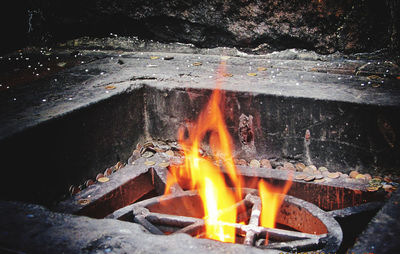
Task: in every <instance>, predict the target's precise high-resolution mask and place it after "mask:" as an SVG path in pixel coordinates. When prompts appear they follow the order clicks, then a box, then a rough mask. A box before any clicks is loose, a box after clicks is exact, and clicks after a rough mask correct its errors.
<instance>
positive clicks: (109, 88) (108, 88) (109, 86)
mask: <svg viewBox="0 0 400 254" xmlns="http://www.w3.org/2000/svg"><path fill="white" fill-rule="evenodd" d="M115 88H117V87H116V86H113V85H108V86H106V87H105V89H107V90H114V89H115Z"/></svg>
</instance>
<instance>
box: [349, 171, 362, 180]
mask: <svg viewBox="0 0 400 254" xmlns="http://www.w3.org/2000/svg"><path fill="white" fill-rule="evenodd" d="M358 174H360V173H358V171H355V170H353V171H351V172H350V174H349V176H350V177H351V178H356V176H357V175H358Z"/></svg>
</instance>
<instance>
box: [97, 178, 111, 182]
mask: <svg viewBox="0 0 400 254" xmlns="http://www.w3.org/2000/svg"><path fill="white" fill-rule="evenodd" d="M97 181H98V182H101V183H105V182H108V181H110V178H108V177H106V176H103V177H100V178H99V179H97Z"/></svg>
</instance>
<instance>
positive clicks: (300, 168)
mask: <svg viewBox="0 0 400 254" xmlns="http://www.w3.org/2000/svg"><path fill="white" fill-rule="evenodd" d="M305 167H306V165H304V163H301V162H298V163H296V170H297V171H303V170H304V168H305Z"/></svg>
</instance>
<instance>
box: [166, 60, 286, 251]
mask: <svg viewBox="0 0 400 254" xmlns="http://www.w3.org/2000/svg"><path fill="white" fill-rule="evenodd" d="M224 73H225V62H222V63H221V65H220V68H219V70H218V73H217V74H218V76H217V86H216V89H215V90H214V91H213V93H212V95H211V97H210V100H209V102H208V103H207V105H206V106H205V108H204V109H203V110H202V112H201V113H200V115H199V117H198V119H197V121H196V122H195V123H194V124H188V125H187V126H186V128H180V129H179V131H178V142H179V144H180V145H181V146H182V150H183V152H184V163H183V164H182V165H180V166H171V167H170V171H171V175H170V176H169V177H168V179H167V186H166V190H165V194H168V193H169V190H170V187H171V186H172V185H174V184H176V183H179V184H180V185H181V186H186V187H188V188H190V189H195V190H197V191H198V194H199V196H200V198H201V201H202V203H203V207H204V221H205V236H206V238H209V239H214V240H219V241H222V242H231V243H234V242H235V235H236V234H235V228H234V227H232V226H231V225H232V224H234V223H237V212H238V208H239V207H237V205H236V206H235V204H237V203H238V202H239V201H241V200H242V199H243V197H242V192H241V188H242V186H243V179H242V178H241V177H240V175H239V174H238V173H237V169H236V167H235V164H234V161H233V155H232V140H231V137H230V135H229V132H228V129H227V126H226V124H225V121H224V115H223V112H224V107H223V103H224V93H223V92H222V91H221V90H220V88H221V85H222V79H223V76H224ZM206 137H208V143H209V145H210V148H211V152H212V156H211V158H208V157H206V156H202V155H201V154H200V152H199V151H200V146H201V144H202V142H203V141H207V140H205V139H206ZM222 171H224V172H226V175H227V176H228V177H229V178H230V180H231V182H232V183H233V184H234V185H235V186H233V187H234V190H232V189H231V188H229V186H228V185H227V183H226V180H225V177H224V174H223V173H222ZM264 187H265V183H264V182H260V193H264V194H261V195H264V196H262V197H265V195H267V196H268V195H269V194H265V193H268V192H264V191H263V192H261V190H264V189H262V188H264ZM289 187H290V186H289ZM289 187H287V189H288V188H289ZM262 200H263V202H264V199H262ZM265 202H270V201H269V200H268V199H265ZM272 202H275V203H276V204H275V203H274V206H273V207H274V209H276V210H278V209H279V204H280V203H279V202H282V201H279V200H278V201H272ZM263 205H264V204H263ZM266 207H267V206H266ZM271 208H272V207H271ZM270 210H271V209H269V208H268V209H267V208H265V209H264V206H263V211H265V212H268V213H269V212H270ZM273 213H274V214H276V211H275V212H273ZM263 217H264V215H262V218H263ZM228 225H230V226H228ZM268 225H272V224H268ZM269 227H273V226H269Z"/></svg>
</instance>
